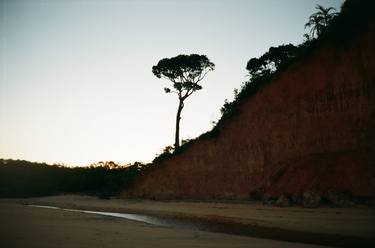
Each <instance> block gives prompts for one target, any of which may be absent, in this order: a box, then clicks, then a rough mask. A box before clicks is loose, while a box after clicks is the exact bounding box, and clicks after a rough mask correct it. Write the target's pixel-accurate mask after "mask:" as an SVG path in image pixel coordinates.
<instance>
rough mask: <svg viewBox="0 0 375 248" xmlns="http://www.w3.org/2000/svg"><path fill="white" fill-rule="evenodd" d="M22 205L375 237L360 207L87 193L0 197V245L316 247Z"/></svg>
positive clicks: (370, 215) (371, 216)
mask: <svg viewBox="0 0 375 248" xmlns="http://www.w3.org/2000/svg"><path fill="white" fill-rule="evenodd" d="M25 204H40V205H51V206H60V207H65V208H75V209H87V210H104V211H111V212H128V213H142V214H151V215H157V216H168V217H171V216H174V217H177V218H179V217H182V218H201V219H210V220H218V221H222V220H225V221H226V222H228V221H230V222H231V223H238V224H249V225H252V226H256V227H260V228H261V227H267V228H273V229H275V230H278V229H282V230H289V231H293V230H294V231H299V232H300V231H301V230H302V231H303V232H304V233H305V234H309V233H311V234H314V233H321V234H328V235H331V236H332V235H345V236H350V237H354V238H356V240H366V239H367V240H370V242H373V237H375V210H374V209H369V208H364V207H363V208H351V209H349V208H342V209H341V208H340V209H337V208H317V209H303V208H276V207H267V206H262V205H261V204H259V203H208V202H156V201H144V200H139V201H137V200H124V199H112V200H99V199H97V198H95V197H90V196H76V195H65V196H54V197H45V198H30V199H12V200H1V201H0V247H2V248H6V247H153V248H157V247H321V246H316V245H311V244H302V243H292V242H285V241H280V240H270V239H261V238H253V237H246V236H240V235H230V234H223V233H214V232H206V231H200V230H196V229H182V228H165V227H157V226H152V225H149V224H145V223H141V222H136V221H130V220H126V219H120V218H115V217H106V216H100V215H94V214H86V213H78V212H68V211H64V210H61V209H44V208H36V207H30V206H27V205H25ZM273 229H269V230H273ZM312 237H314V236H312ZM372 244H373V243H372ZM369 247H371V244H370V245H369Z"/></svg>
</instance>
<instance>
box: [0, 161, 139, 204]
mask: <svg viewBox="0 0 375 248" xmlns="http://www.w3.org/2000/svg"><path fill="white" fill-rule="evenodd" d="M142 169H143V164H141V163H137V162H136V163H134V164H133V165H130V166H127V167H121V166H118V165H117V164H115V163H114V162H100V163H98V164H94V165H91V166H90V167H74V168H70V167H64V166H57V165H47V164H44V163H32V162H28V161H24V160H4V159H0V197H2V198H12V197H33V196H46V195H53V194H61V193H84V194H92V195H97V196H99V197H101V198H108V197H110V196H113V195H116V194H118V193H119V192H120V191H122V190H124V189H126V188H128V187H130V186H131V185H132V184H133V182H134V181H135V179H136V177H137V176H138V175H139V173H140V172H141V170H142Z"/></svg>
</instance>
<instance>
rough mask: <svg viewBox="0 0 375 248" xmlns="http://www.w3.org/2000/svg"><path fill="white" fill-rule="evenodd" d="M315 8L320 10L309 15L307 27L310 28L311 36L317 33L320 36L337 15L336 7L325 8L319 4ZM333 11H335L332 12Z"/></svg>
mask: <svg viewBox="0 0 375 248" xmlns="http://www.w3.org/2000/svg"><path fill="white" fill-rule="evenodd" d="M315 9H317V10H318V11H317V12H316V13H314V14H312V15H310V17H309V21H308V22H307V23H306V24H305V28H310V36H311V37H314V36H315V35H316V36H317V37H319V36H320V35H321V34H322V31H323V30H324V28H325V27H327V26H328V25H329V24H330V22H331V21H332V19H333V18H334V17H335V16H336V15H337V12H336V9H335V8H333V7H329V8H324V7H323V6H322V5H319V4H317V5H316V7H315ZM331 11H335V12H332V13H330V12H331Z"/></svg>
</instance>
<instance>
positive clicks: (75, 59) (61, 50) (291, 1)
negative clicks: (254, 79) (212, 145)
mask: <svg viewBox="0 0 375 248" xmlns="http://www.w3.org/2000/svg"><path fill="white" fill-rule="evenodd" d="M342 3H343V1H342V0H283V1H280V0H242V1H241V0H227V1H226V0H204V1H203V0H191V1H182V0H181V1H179V0H149V1H147V0H139V1H136V0H123V1H121V0H117V1H115V0H91V1H90V0H74V1H73V0H65V1H59V0H0V45H1V48H0V158H5V159H25V160H30V161H38V162H47V163H64V164H67V165H74V166H85V165H88V164H90V163H94V162H98V161H115V162H118V163H122V164H125V163H132V162H134V161H141V162H150V161H152V159H153V158H154V157H155V155H156V154H159V153H161V151H162V149H163V147H165V146H167V145H171V144H173V143H174V132H175V115H176V111H177V104H178V100H177V96H176V95H173V94H168V95H167V94H165V93H164V90H163V88H164V87H166V86H168V85H169V86H170V85H171V84H170V82H168V81H167V80H166V79H158V78H157V77H155V76H154V75H153V74H152V70H151V68H152V66H153V65H156V64H157V62H158V61H159V60H161V59H163V58H170V57H174V56H177V55H179V54H192V53H197V54H204V55H207V56H208V58H209V59H210V60H211V61H212V62H213V63H215V65H216V67H215V70H214V71H212V72H210V73H208V74H207V76H206V78H205V79H204V80H203V81H202V86H203V90H201V91H197V92H195V93H194V94H193V95H191V96H190V97H189V98H188V99H187V100H186V102H185V108H184V109H183V111H182V120H181V126H180V129H181V133H180V137H182V138H183V139H192V138H195V137H197V136H199V135H200V134H202V133H204V132H206V131H208V130H210V129H211V128H212V127H213V124H212V122H214V121H217V120H218V119H219V118H220V116H221V114H220V108H221V106H222V105H223V103H224V100H225V99H229V100H231V99H232V98H233V90H234V89H235V88H240V87H241V84H242V82H244V81H246V80H247V77H246V75H247V71H246V69H245V67H246V63H247V61H248V60H249V59H250V58H253V57H259V56H261V55H262V54H263V53H264V52H266V51H267V50H268V49H269V47H270V46H278V45H281V44H288V43H292V44H294V45H297V44H299V43H301V42H302V41H303V34H304V33H306V32H308V30H305V29H304V24H305V23H306V21H307V19H308V17H309V16H310V15H311V14H312V13H314V12H315V9H314V8H315V6H316V4H321V5H323V6H324V7H331V6H333V7H335V8H336V9H337V10H340V6H341V5H342Z"/></svg>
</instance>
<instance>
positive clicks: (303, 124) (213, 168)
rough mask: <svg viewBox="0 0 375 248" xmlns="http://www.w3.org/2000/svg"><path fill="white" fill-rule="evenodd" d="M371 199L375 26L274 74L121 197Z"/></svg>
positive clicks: (374, 190)
mask: <svg viewBox="0 0 375 248" xmlns="http://www.w3.org/2000/svg"><path fill="white" fill-rule="evenodd" d="M304 192H317V193H318V194H319V195H322V196H324V195H328V196H329V194H330V193H331V192H345V194H350V195H353V196H357V197H365V198H368V197H369V198H373V197H375V25H370V27H369V28H367V29H366V30H364V31H363V32H361V33H360V34H359V35H357V36H356V37H354V38H353V39H352V40H351V41H350V42H348V43H347V44H346V45H345V46H335V45H334V44H332V43H329V42H327V43H324V44H322V45H321V46H319V47H318V48H317V49H315V50H314V51H313V52H311V53H310V54H309V55H308V56H306V57H304V58H303V59H300V60H298V61H297V62H295V63H294V64H292V65H291V66H289V67H288V68H287V69H286V70H284V71H283V72H281V73H278V74H277V75H276V76H275V77H274V78H273V79H272V81H271V82H270V83H269V84H267V85H266V86H264V87H263V88H262V89H260V90H259V92H258V93H257V94H256V95H254V96H252V97H250V98H248V99H246V100H245V101H244V102H243V103H242V104H241V106H240V109H239V111H238V112H237V113H236V114H235V115H234V116H233V117H232V118H230V119H229V120H227V121H226V122H225V124H224V125H222V126H221V127H220V133H219V135H218V136H217V137H214V138H200V139H197V140H195V141H194V142H193V143H192V144H191V145H190V146H189V147H188V148H187V149H186V150H185V151H184V152H182V153H180V154H177V155H174V156H173V157H171V158H169V159H166V160H164V161H162V162H159V163H156V164H154V165H153V168H151V169H149V170H146V172H145V173H144V174H143V175H142V176H141V177H140V178H139V180H138V181H137V182H136V184H135V185H134V187H133V188H132V189H131V190H129V191H127V192H126V193H125V194H126V195H128V196H132V197H147V198H152V199H250V198H260V197H261V198H272V197H275V198H276V197H279V196H280V195H288V196H290V197H294V196H295V197H301V196H302V195H303V194H304Z"/></svg>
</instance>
